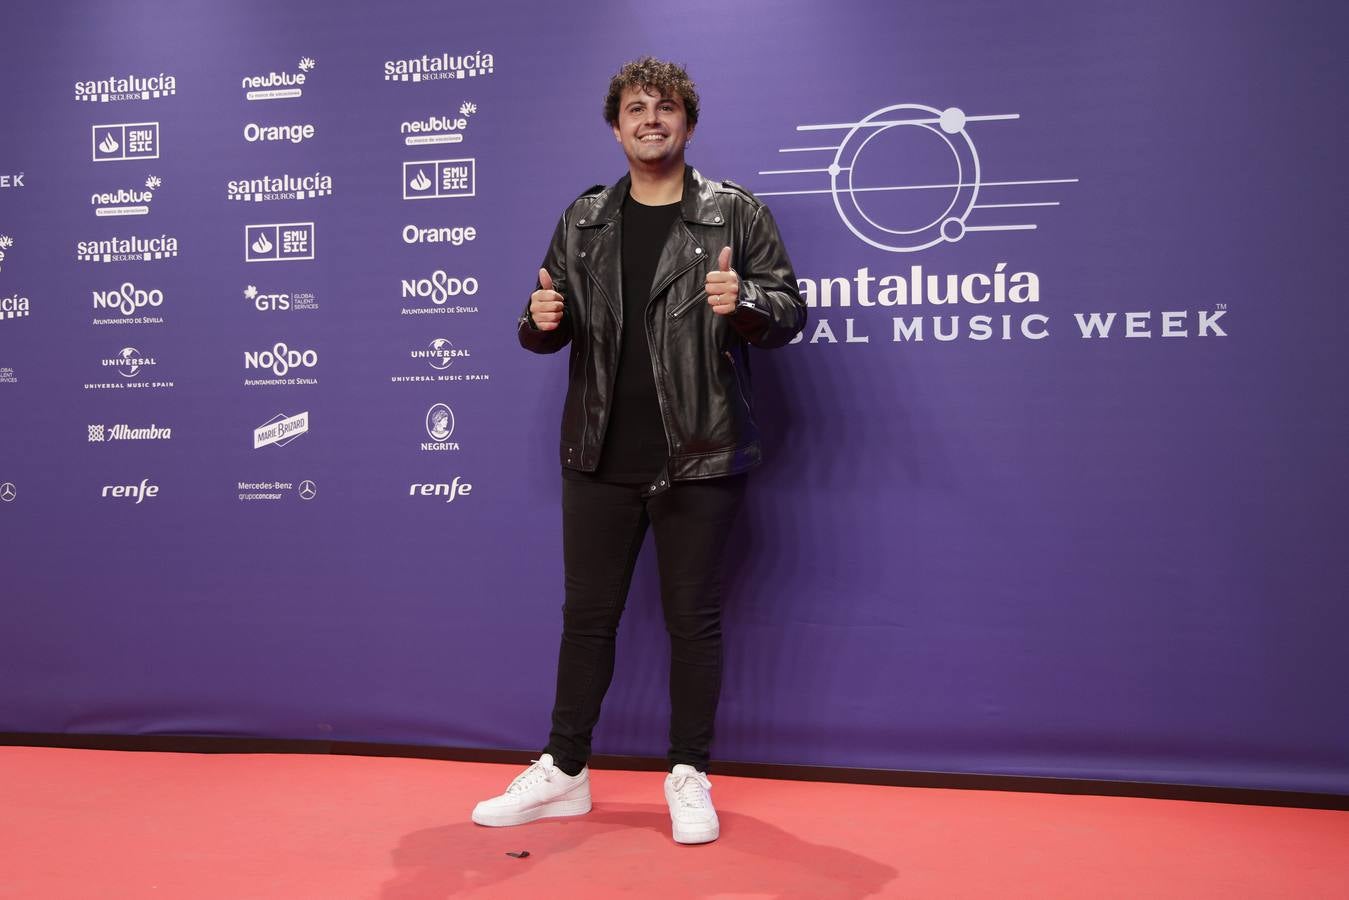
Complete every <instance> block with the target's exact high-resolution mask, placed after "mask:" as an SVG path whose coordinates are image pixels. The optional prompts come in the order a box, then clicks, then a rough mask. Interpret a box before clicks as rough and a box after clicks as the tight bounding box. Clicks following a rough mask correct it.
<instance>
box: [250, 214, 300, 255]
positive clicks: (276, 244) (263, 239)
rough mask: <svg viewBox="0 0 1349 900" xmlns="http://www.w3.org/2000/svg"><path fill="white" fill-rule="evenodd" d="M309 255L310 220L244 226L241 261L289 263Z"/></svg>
mask: <svg viewBox="0 0 1349 900" xmlns="http://www.w3.org/2000/svg"><path fill="white" fill-rule="evenodd" d="M313 258H314V223H313V222H288V223H285V224H280V225H246V226H244V261H245V262H293V261H295V260H305V259H313Z"/></svg>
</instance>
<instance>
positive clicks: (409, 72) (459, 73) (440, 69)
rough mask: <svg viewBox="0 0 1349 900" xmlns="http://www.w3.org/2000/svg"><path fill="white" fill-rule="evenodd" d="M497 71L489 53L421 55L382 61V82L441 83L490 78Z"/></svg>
mask: <svg viewBox="0 0 1349 900" xmlns="http://www.w3.org/2000/svg"><path fill="white" fill-rule="evenodd" d="M495 69H496V61H495V60H494V59H493V58H492V54H491V53H488V52H486V51H483V50H477V51H475V52H473V53H460V54H450V53H441V54H440V55H439V56H431V55H430V54H423V55H421V56H413V57H409V58H407V59H390V60H385V62H384V80H385V81H441V80H444V79H447V78H476V77H477V76H479V75H491V74H492V72H493V71H495Z"/></svg>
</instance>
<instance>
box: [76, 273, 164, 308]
mask: <svg viewBox="0 0 1349 900" xmlns="http://www.w3.org/2000/svg"><path fill="white" fill-rule="evenodd" d="M92 293H93V295H94V309H95V310H115V311H117V312H120V313H121V314H122V315H124V316H134V315H136V313H138V312H140V311H141V310H143V309H145V308H146V307H147V306H148V307H158V306H161V305H163V303H164V292H163V291H161V290H159V289H158V288H151V289H150V290H148V291H146V290H141V289H140V288H138V287H136V285H134V284H133V283H131V282H130V281H128V282H125V283H123V285H122V286H121V287H120V288H116V289H114V290H111V291H93V292H92Z"/></svg>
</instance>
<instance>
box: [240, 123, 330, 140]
mask: <svg viewBox="0 0 1349 900" xmlns="http://www.w3.org/2000/svg"><path fill="white" fill-rule="evenodd" d="M313 136H314V126H313V125H310V124H308V123H299V122H297V123H295V124H293V125H259V124H258V123H257V122H249V123H248V124H247V125H245V126H244V140H246V141H248V143H250V144H257V143H264V144H266V143H286V142H289V143H292V144H298V143H301V142H302V141H307V140H309V139H310V138H312V137H313Z"/></svg>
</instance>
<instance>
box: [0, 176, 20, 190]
mask: <svg viewBox="0 0 1349 900" xmlns="http://www.w3.org/2000/svg"><path fill="white" fill-rule="evenodd" d="M23 176H24V173H23V172H15V173H14V174H13V175H11V174H9V173H8V172H5V173H4V174H0V189H7V188H21V187H23V186H24V184H23Z"/></svg>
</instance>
